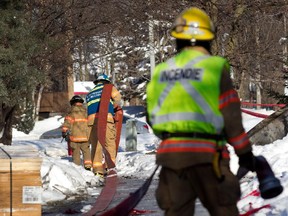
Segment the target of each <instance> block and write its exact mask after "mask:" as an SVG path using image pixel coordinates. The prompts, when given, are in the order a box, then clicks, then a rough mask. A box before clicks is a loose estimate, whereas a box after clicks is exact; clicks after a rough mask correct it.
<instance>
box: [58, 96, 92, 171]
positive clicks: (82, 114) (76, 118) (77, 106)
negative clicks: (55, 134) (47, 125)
mask: <svg viewBox="0 0 288 216" xmlns="http://www.w3.org/2000/svg"><path fill="white" fill-rule="evenodd" d="M83 103H84V100H83V99H82V98H81V96H79V95H75V96H73V97H72V98H71V100H70V105H71V110H70V112H69V113H68V115H67V116H65V120H64V124H63V126H62V137H63V138H65V140H68V142H69V141H70V146H71V149H72V160H73V162H74V163H75V164H77V165H81V158H80V155H81V152H82V155H83V163H84V168H85V169H86V170H91V167H92V161H91V152H90V143H89V142H88V138H89V130H88V124H87V109H86V108H85V107H84V106H83ZM67 136H69V137H67Z"/></svg>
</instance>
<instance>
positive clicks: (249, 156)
mask: <svg viewBox="0 0 288 216" xmlns="http://www.w3.org/2000/svg"><path fill="white" fill-rule="evenodd" d="M238 157H239V166H240V167H244V168H246V169H248V170H250V171H252V172H254V171H255V170H256V160H255V156H254V155H253V153H252V152H251V151H250V152H247V153H245V154H242V155H238Z"/></svg>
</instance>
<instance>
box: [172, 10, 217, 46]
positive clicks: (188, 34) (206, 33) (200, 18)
mask: <svg viewBox="0 0 288 216" xmlns="http://www.w3.org/2000/svg"><path fill="white" fill-rule="evenodd" d="M171 36H172V37H174V38H176V39H183V40H194V41H195V40H204V41H209V40H213V39H214V37H215V34H214V26H213V23H212V21H211V19H210V17H209V16H208V15H207V14H206V13H205V12H204V11H203V10H201V9H199V8H196V7H191V8H188V9H186V10H184V11H183V12H182V13H181V14H180V15H179V16H178V17H177V18H176V20H175V22H174V24H173V27H172V31H171Z"/></svg>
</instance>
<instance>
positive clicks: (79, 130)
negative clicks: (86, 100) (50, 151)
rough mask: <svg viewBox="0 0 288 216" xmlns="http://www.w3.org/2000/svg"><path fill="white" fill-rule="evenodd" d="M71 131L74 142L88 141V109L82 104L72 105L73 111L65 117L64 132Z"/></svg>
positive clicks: (71, 138)
mask: <svg viewBox="0 0 288 216" xmlns="http://www.w3.org/2000/svg"><path fill="white" fill-rule="evenodd" d="M68 130H69V131H70V136H69V137H70V140H71V141H72V142H87V141H88V124H87V110H86V108H85V107H83V106H82V105H76V106H72V107H71V111H70V112H69V113H68V115H67V116H66V117H65V120H64V123H63V125H62V132H66V131H68Z"/></svg>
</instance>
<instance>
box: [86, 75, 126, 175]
mask: <svg viewBox="0 0 288 216" xmlns="http://www.w3.org/2000/svg"><path fill="white" fill-rule="evenodd" d="M110 83H111V82H110V80H109V78H108V76H107V75H106V74H101V75H99V76H98V77H97V79H96V80H95V81H94V84H95V87H94V88H93V89H92V90H91V91H90V92H89V93H88V95H87V96H86V101H87V105H88V125H89V127H90V130H91V132H90V142H91V155H92V166H93V172H94V173H95V175H98V176H99V177H102V178H103V177H104V175H105V174H106V168H107V164H105V161H103V160H104V158H105V157H103V149H102V146H101V144H100V143H99V141H98V137H97V130H98V127H99V125H98V117H99V116H98V113H99V108H100V104H101V96H102V92H103V89H104V86H105V85H106V84H110ZM108 99H109V100H110V103H109V107H108V110H107V123H106V141H105V147H106V150H107V151H108V153H109V155H110V157H111V160H112V161H113V162H114V163H115V162H116V154H117V152H116V128H115V121H114V114H115V110H116V109H117V108H118V107H120V102H121V94H120V92H119V91H118V90H117V89H116V87H115V86H113V87H112V91H111V95H109V98H108ZM101 126H102V125H101ZM103 136H105V135H103Z"/></svg>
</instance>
